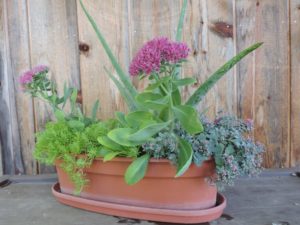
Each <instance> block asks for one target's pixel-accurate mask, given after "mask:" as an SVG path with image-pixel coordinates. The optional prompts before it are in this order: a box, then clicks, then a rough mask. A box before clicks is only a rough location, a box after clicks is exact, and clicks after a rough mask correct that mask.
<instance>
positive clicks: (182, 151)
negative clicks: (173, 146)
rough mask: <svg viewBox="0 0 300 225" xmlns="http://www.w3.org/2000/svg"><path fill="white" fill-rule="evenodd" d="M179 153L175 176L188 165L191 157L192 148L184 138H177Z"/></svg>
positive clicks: (180, 173) (182, 171)
mask: <svg viewBox="0 0 300 225" xmlns="http://www.w3.org/2000/svg"><path fill="white" fill-rule="evenodd" d="M178 144H179V155H178V165H177V173H176V176H175V177H179V176H181V175H182V174H184V172H185V171H186V170H187V169H188V168H189V167H190V165H191V163H192V159H193V149H192V147H191V145H190V144H189V143H188V142H187V141H186V140H184V139H181V138H179V139H178Z"/></svg>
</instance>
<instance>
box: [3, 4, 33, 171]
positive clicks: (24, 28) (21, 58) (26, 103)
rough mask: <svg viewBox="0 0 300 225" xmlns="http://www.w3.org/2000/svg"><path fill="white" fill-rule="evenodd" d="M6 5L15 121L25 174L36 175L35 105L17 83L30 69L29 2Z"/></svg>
mask: <svg viewBox="0 0 300 225" xmlns="http://www.w3.org/2000/svg"><path fill="white" fill-rule="evenodd" d="M6 2H7V14H8V18H7V24H8V36H9V51H10V52H9V54H10V60H11V76H12V78H13V81H14V87H13V90H14V92H15V101H16V107H17V118H14V119H15V120H16V121H17V122H18V126H19V132H20V138H21V140H20V141H21V146H20V147H21V152H22V156H23V163H24V167H25V172H26V174H36V172H37V165H36V161H35V160H34V159H33V157H32V152H33V150H34V141H35V136H34V131H35V129H34V115H33V103H32V98H31V97H30V96H29V95H26V94H24V93H23V92H22V91H21V90H20V85H19V83H18V77H19V76H20V74H21V73H22V72H23V71H26V70H28V69H29V68H30V57H29V56H30V49H29V36H28V23H27V21H28V20H27V5H26V1H18V0H14V1H6ZM16 9H18V10H16Z"/></svg>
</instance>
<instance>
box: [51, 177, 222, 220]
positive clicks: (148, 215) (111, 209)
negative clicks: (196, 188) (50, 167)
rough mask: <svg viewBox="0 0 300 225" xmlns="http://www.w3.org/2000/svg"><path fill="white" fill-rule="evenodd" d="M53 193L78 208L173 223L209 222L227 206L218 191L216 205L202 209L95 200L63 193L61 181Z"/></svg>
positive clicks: (53, 189) (63, 201) (60, 199)
mask: <svg viewBox="0 0 300 225" xmlns="http://www.w3.org/2000/svg"><path fill="white" fill-rule="evenodd" d="M52 193H53V195H54V196H55V198H56V199H57V200H58V201H59V202H61V203H63V204H66V205H69V206H73V207H76V208H80V209H84V210H88V211H92V212H98V213H103V214H107V215H113V216H121V217H128V218H134V219H142V220H151V221H160V222H171V223H172V222H173V223H204V222H209V221H212V220H215V219H217V218H219V217H220V216H221V215H222V213H223V210H224V208H225V206H226V199H225V197H224V196H223V195H221V194H220V193H218V197H217V205H216V206H215V207H213V208H209V209H202V210H173V209H160V208H147V207H140V206H133V205H122V204H115V203H110V202H103V201H95V200H90V199H85V198H82V197H77V196H74V195H69V194H63V193H61V191H60V186H59V183H56V184H54V185H53V187H52Z"/></svg>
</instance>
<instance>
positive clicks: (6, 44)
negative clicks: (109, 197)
mask: <svg viewBox="0 0 300 225" xmlns="http://www.w3.org/2000/svg"><path fill="white" fill-rule="evenodd" d="M7 3H8V1H1V3H0V118H1V126H0V143H1V149H2V152H3V155H2V162H3V165H2V166H3V171H4V173H5V174H24V173H25V169H24V164H23V160H22V154H21V143H20V133H19V129H18V128H19V127H18V120H17V107H16V98H15V97H16V96H15V88H14V79H13V74H12V72H13V69H12V68H13V65H12V61H11V55H10V54H11V44H13V43H11V42H10V41H11V40H10V37H9V27H8V20H9V15H8V13H7V12H8V5H7Z"/></svg>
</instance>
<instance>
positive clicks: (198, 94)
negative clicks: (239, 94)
mask: <svg viewBox="0 0 300 225" xmlns="http://www.w3.org/2000/svg"><path fill="white" fill-rule="evenodd" d="M262 44H263V43H262V42H260V43H256V44H254V45H252V46H250V47H249V48H247V49H245V50H243V51H241V52H240V53H239V54H238V55H236V56H235V57H233V58H232V59H230V60H229V61H228V62H227V63H225V64H224V65H223V66H221V67H220V68H219V69H218V70H217V71H216V72H215V73H214V74H212V75H211V76H210V77H209V78H208V79H207V80H206V81H205V82H204V83H203V84H202V85H201V86H200V87H199V88H198V89H197V90H196V91H195V92H194V93H193V94H192V96H191V97H190V98H189V99H188V101H187V102H186V105H191V106H195V105H197V104H198V103H199V102H200V101H201V100H202V98H203V97H204V96H205V95H206V93H207V92H208V91H209V90H210V89H211V88H212V87H213V86H214V84H215V83H216V82H217V81H218V80H220V78H221V77H223V75H224V74H226V73H227V72H228V71H229V70H230V69H231V68H232V67H233V66H234V65H235V64H236V63H238V62H239V61H240V60H241V59H242V58H244V57H245V56H246V55H248V54H249V53H250V52H252V51H254V50H255V49H257V48H258V47H260V46H261V45H262Z"/></svg>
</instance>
